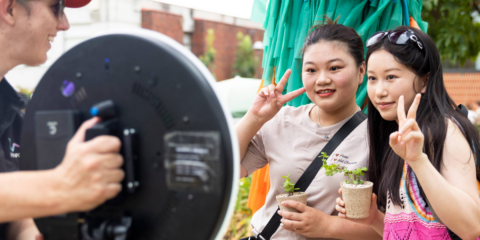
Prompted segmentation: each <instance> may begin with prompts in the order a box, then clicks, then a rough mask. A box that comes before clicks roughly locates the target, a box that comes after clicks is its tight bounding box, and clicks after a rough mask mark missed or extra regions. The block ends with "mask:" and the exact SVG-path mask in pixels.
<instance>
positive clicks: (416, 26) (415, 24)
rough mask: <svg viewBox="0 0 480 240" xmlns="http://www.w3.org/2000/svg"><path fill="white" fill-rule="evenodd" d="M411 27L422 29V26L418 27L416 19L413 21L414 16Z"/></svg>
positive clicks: (411, 18) (411, 19)
mask: <svg viewBox="0 0 480 240" xmlns="http://www.w3.org/2000/svg"><path fill="white" fill-rule="evenodd" d="M410 27H414V28H417V29H420V26H418V24H417V22H416V21H415V19H413V17H412V16H410Z"/></svg>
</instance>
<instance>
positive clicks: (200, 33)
mask: <svg viewBox="0 0 480 240" xmlns="http://www.w3.org/2000/svg"><path fill="white" fill-rule="evenodd" d="M210 28H212V29H214V31H215V41H214V43H213V47H214V48H215V50H216V55H215V69H214V70H213V72H214V74H215V76H216V78H217V80H218V81H221V80H225V79H229V78H232V77H233V76H232V74H233V70H232V67H233V64H234V63H235V53H236V50H237V42H238V41H237V33H238V32H242V33H243V34H248V35H250V38H251V39H252V44H253V43H254V42H256V41H263V33H264V31H263V30H262V29H250V28H245V27H240V26H235V25H231V24H226V23H220V22H213V21H206V20H202V19H195V31H194V33H193V35H192V52H193V53H194V54H195V55H197V56H200V55H202V54H204V53H205V51H206V42H205V37H206V36H207V31H208V29H210ZM256 51H257V52H256V56H259V64H258V67H257V71H256V72H255V78H261V77H262V67H261V66H262V55H263V51H262V50H256ZM258 51H260V52H258Z"/></svg>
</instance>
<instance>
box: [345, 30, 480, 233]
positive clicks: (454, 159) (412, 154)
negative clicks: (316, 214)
mask: <svg viewBox="0 0 480 240" xmlns="http://www.w3.org/2000/svg"><path fill="white" fill-rule="evenodd" d="M367 47H368V52H367V66H368V68H367V74H368V85H367V91H368V96H369V103H368V109H369V111H368V131H369V142H370V153H369V168H368V169H369V172H368V178H369V180H370V181H372V182H374V193H375V194H376V195H378V200H376V197H375V194H374V196H373V197H372V204H371V211H370V213H371V214H370V217H369V218H367V219H363V220H352V221H356V222H360V223H364V224H367V225H370V226H371V227H372V228H373V229H374V230H376V231H377V232H378V233H379V234H383V238H384V239H414V240H416V239H434V240H435V239H458V237H460V238H461V239H480V238H478V237H479V236H480V197H479V195H478V194H479V193H478V189H477V184H478V183H477V181H479V180H480V174H479V173H480V169H478V168H477V167H476V165H475V161H476V160H477V158H478V157H480V142H479V135H478V132H477V130H476V129H475V127H474V126H473V125H472V124H471V123H470V122H469V120H468V119H467V118H466V116H465V115H464V114H463V113H462V112H461V110H460V109H459V108H457V107H456V105H455V103H454V102H453V101H452V99H451V98H450V96H449V95H448V93H447V92H446V90H445V85H444V83H443V75H442V74H443V73H442V66H441V64H440V55H439V52H438V49H437V48H436V46H435V44H434V42H433V40H432V39H431V38H430V37H429V36H428V35H427V34H425V33H423V32H422V31H420V30H417V29H415V28H410V27H398V28H396V29H395V30H393V31H388V32H379V33H376V34H374V35H373V36H372V37H371V38H370V39H369V40H368V41H367ZM407 110H408V112H407ZM377 203H378V207H379V209H381V210H382V211H379V210H377ZM336 208H337V210H338V211H339V212H340V213H339V216H341V217H345V208H344V202H343V201H342V199H341V198H339V199H337V206H336Z"/></svg>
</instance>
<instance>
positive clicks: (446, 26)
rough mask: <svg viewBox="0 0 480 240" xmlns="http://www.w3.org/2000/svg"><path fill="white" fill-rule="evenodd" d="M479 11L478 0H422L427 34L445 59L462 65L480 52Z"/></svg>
mask: <svg viewBox="0 0 480 240" xmlns="http://www.w3.org/2000/svg"><path fill="white" fill-rule="evenodd" d="M479 13H480V8H479V1H478V0H423V11H422V19H423V20H424V21H427V22H428V35H430V36H431V37H432V39H433V40H434V41H435V44H436V45H437V47H438V50H439V51H440V55H441V57H442V60H450V61H451V62H452V63H456V62H460V63H461V64H462V65H463V64H464V63H465V61H466V60H467V59H472V60H475V59H476V57H477V56H478V53H479V52H480V23H478V22H474V16H478V15H479Z"/></svg>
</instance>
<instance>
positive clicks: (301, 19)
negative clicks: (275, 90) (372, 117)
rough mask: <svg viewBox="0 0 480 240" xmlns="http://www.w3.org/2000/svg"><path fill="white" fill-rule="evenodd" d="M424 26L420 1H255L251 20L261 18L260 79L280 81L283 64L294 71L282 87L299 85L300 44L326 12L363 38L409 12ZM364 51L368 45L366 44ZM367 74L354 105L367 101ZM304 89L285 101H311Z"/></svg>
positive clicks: (400, 20) (397, 22)
mask: <svg viewBox="0 0 480 240" xmlns="http://www.w3.org/2000/svg"><path fill="white" fill-rule="evenodd" d="M404 8H405V9H408V15H409V16H411V17H412V18H413V19H414V20H415V21H416V22H417V24H418V25H419V27H420V28H421V30H422V31H424V32H426V31H427V27H428V24H427V23H426V22H423V21H422V19H421V10H422V0H348V1H340V0H270V1H268V0H255V2H254V4H253V9H252V17H251V19H252V20H254V21H256V22H260V23H262V22H263V27H264V28H265V34H264V39H263V42H264V47H265V48H264V53H263V62H262V66H263V69H264V71H263V77H262V78H263V79H264V80H265V83H264V85H265V86H268V85H269V84H270V83H271V81H272V79H273V77H275V80H276V81H277V82H278V81H279V80H280V78H281V77H282V76H283V74H284V73H285V71H286V70H287V69H291V70H292V74H291V76H290V79H289V81H288V82H287V85H286V87H285V90H284V92H285V93H287V92H291V91H293V90H296V89H298V88H300V87H303V83H302V78H301V73H302V71H301V68H302V53H301V52H302V47H303V42H304V40H305V38H306V36H307V34H308V32H309V30H310V29H311V28H312V27H313V26H315V25H317V24H321V23H322V21H323V19H324V17H325V16H327V17H328V18H330V19H332V20H335V19H337V18H338V23H340V24H343V25H345V26H349V27H352V28H354V29H355V30H356V31H357V33H358V34H359V35H360V37H361V38H362V40H363V42H364V43H365V41H366V40H367V39H368V37H370V36H371V35H372V34H374V33H375V32H377V31H384V30H390V29H393V28H395V27H398V26H401V25H406V23H407V21H408V17H409V16H405V15H404ZM365 52H366V48H365ZM366 83H367V81H366V78H365V80H364V81H363V83H362V85H361V86H360V87H359V88H358V91H357V104H358V105H359V106H362V104H363V102H364V101H365V98H366V95H367V91H366ZM310 102H311V101H310V99H308V97H307V95H306V94H303V95H301V96H299V97H297V98H295V99H293V100H292V101H290V102H289V103H288V105H291V106H301V105H304V104H308V103H310Z"/></svg>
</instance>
